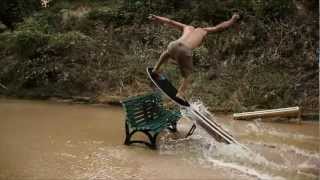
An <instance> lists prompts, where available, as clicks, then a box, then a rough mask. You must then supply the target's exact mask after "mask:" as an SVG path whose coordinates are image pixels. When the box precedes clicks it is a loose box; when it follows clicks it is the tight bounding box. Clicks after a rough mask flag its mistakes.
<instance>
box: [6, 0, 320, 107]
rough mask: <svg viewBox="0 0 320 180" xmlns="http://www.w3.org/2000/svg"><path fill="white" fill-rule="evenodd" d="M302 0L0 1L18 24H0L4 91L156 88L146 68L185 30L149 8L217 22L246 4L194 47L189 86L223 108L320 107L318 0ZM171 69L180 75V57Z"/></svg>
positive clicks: (36, 93) (199, 22)
mask: <svg viewBox="0 0 320 180" xmlns="http://www.w3.org/2000/svg"><path fill="white" fill-rule="evenodd" d="M297 2H300V1H292V0H282V1H278V0H264V1H262V0H243V1H239V0H230V1H219V0H203V1H191V0H183V1H181V0H162V1H160V0H153V1H151V0H128V1H123V2H119V1H115V0H114V1H111V0H110V1H98V0H91V1H90V0H81V1H72V0H68V1H65V0H64V1H62V0H56V1H52V2H51V3H50V6H49V8H42V9H40V8H39V5H38V4H37V3H38V2H35V1H32V0H25V1H1V3H2V4H1V6H0V7H1V9H0V17H1V19H0V20H1V21H2V23H3V24H4V25H6V26H7V27H8V29H12V30H13V31H10V30H3V32H2V33H0V83H1V84H3V85H5V86H6V87H7V88H8V89H4V88H1V87H0V94H3V95H13V96H25V97H43V96H45V97H48V96H49V97H51V96H58V97H73V96H89V97H91V98H92V99H94V100H101V99H105V98H108V97H119V98H121V97H127V96H131V95H135V94H138V93H144V92H148V91H150V90H151V88H150V87H149V85H150V81H149V80H148V79H147V78H146V74H145V68H146V67H147V66H153V65H154V63H155V62H156V61H157V59H158V57H159V55H160V53H161V51H162V50H164V49H165V47H166V46H167V44H168V43H169V42H170V41H171V40H174V39H175V38H177V37H178V36H179V32H177V31H175V30H172V29H170V28H167V27H164V26H160V25H157V24H153V23H150V22H149V21H148V19H147V16H148V14H149V13H153V14H157V15H163V16H167V17H170V18H173V19H176V20H179V21H182V22H185V23H190V24H193V25H195V26H209V25H213V24H217V23H219V22H221V21H224V20H227V19H228V18H230V16H231V15H232V13H233V12H235V11H237V12H240V13H241V14H242V15H243V19H242V21H241V22H240V23H239V26H238V29H239V30H237V28H233V29H230V30H228V31H225V32H222V33H218V34H212V35H209V36H208V37H207V40H206V41H205V43H204V45H203V46H202V47H201V48H199V49H196V50H195V52H194V55H193V56H194V57H193V58H194V64H195V72H194V74H193V81H194V83H193V85H192V88H190V90H189V94H190V95H192V96H194V97H200V98H202V100H203V101H204V102H205V103H206V104H208V105H210V107H212V109H214V110H223V111H242V110H254V109H264V108H278V107H286V106H295V105H299V106H302V107H303V108H304V109H305V110H308V111H317V110H318V108H319V102H318V96H319V86H318V78H319V69H318V62H317V58H316V56H317V55H316V51H317V48H318V46H319V44H318V38H319V37H318V33H317V32H318V30H319V28H318V25H317V23H318V20H319V19H318V18H319V15H318V8H317V7H319V5H318V3H319V2H316V1H314V2H313V1H312V2H308V3H307V4H304V1H301V2H300V3H301V4H297ZM310 3H311V4H310ZM32 5H34V6H32ZM13 7H15V8H16V10H15V11H11V10H10V8H11V9H12V8H13ZM298 7H299V8H298ZM301 7H303V8H302V9H301ZM6 12H12V14H11V15H10V14H8V13H7V14H6ZM13 12H14V13H13ZM8 15H10V16H11V18H9V19H10V23H8V22H6V21H4V20H3V19H4V18H5V17H7V16H8ZM6 19H8V18H6ZM10 24H11V25H10ZM0 32H1V30H0ZM167 74H168V76H169V77H170V78H171V79H175V83H177V82H178V80H179V74H178V72H177V71H176V70H175V67H174V66H173V65H167Z"/></svg>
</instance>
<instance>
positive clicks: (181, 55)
mask: <svg viewBox="0 0 320 180" xmlns="http://www.w3.org/2000/svg"><path fill="white" fill-rule="evenodd" d="M149 19H150V20H153V21H156V22H159V23H163V24H166V25H169V26H171V27H173V28H175V29H178V30H180V31H182V36H181V37H180V38H179V39H177V40H176V41H173V42H171V43H170V44H169V46H168V48H167V50H166V51H164V52H163V53H162V54H161V56H160V58H159V61H158V63H157V64H156V65H155V67H154V68H153V72H154V73H155V74H158V73H159V72H160V66H161V65H162V64H163V63H165V62H167V61H168V59H170V58H172V59H174V60H175V61H176V62H177V64H178V65H179V67H180V70H181V74H182V77H183V78H182V80H181V83H180V87H179V89H178V93H177V95H176V96H177V97H180V98H182V99H184V92H185V90H186V89H187V86H188V84H189V83H190V77H189V75H190V74H191V72H192V69H193V65H192V50H193V49H195V48H197V47H199V46H200V45H201V44H202V42H203V40H204V38H205V37H206V35H207V34H208V33H211V32H219V31H223V30H225V29H227V28H229V27H230V26H232V25H233V24H234V23H235V22H236V21H237V20H238V19H239V15H238V14H234V15H233V16H232V18H230V19H229V20H227V21H224V22H222V23H220V24H218V25H216V26H213V27H205V28H201V27H198V28H195V27H193V26H190V25H185V24H183V23H180V22H177V21H174V20H171V19H168V18H166V17H161V16H155V15H150V16H149Z"/></svg>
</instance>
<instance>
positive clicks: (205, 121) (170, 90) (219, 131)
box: [147, 67, 239, 144]
mask: <svg viewBox="0 0 320 180" xmlns="http://www.w3.org/2000/svg"><path fill="white" fill-rule="evenodd" d="M147 74H148V77H149V78H150V79H151V81H152V82H153V83H154V84H155V85H156V87H157V88H158V89H159V90H160V91H161V92H162V93H163V94H165V95H166V96H167V97H168V98H169V99H171V100H172V101H173V102H175V103H176V104H178V105H179V106H182V107H184V108H188V109H189V110H190V112H191V113H192V114H194V115H195V116H196V117H197V118H196V121H197V122H198V124H199V125H200V126H201V127H203V129H205V130H206V131H207V132H208V133H209V134H210V135H211V136H213V137H214V138H215V139H216V140H217V141H219V142H224V143H226V144H231V143H237V144H239V143H238V142H237V141H236V140H235V139H234V138H233V137H232V136H231V135H230V134H229V133H228V132H227V131H225V130H224V129H223V128H222V127H221V126H219V125H218V124H217V123H216V122H215V121H213V120H210V118H209V117H207V116H205V115H204V114H202V113H201V112H200V111H198V110H197V108H194V107H192V106H191V105H190V104H189V102H188V101H185V100H182V99H180V98H178V97H176V94H177V92H178V91H177V89H176V88H175V87H174V86H173V85H172V83H171V82H170V81H169V80H168V79H167V78H166V77H165V76H164V75H163V74H154V73H152V68H150V67H148V68H147Z"/></svg>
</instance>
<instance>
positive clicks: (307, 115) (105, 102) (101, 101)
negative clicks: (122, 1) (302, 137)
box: [0, 95, 319, 121]
mask: <svg viewBox="0 0 320 180" xmlns="http://www.w3.org/2000/svg"><path fill="white" fill-rule="evenodd" d="M0 98H2V99H22V100H47V101H52V102H62V103H71V104H88V105H95V106H116V107H121V106H122V104H121V101H122V100H123V99H126V98H127V97H125V96H104V98H99V97H89V96H48V95H43V96H39V95H37V96H23V95H9V96H8V95H0ZM169 106H172V104H171V103H169ZM209 109H210V108H209ZM210 111H211V112H213V113H218V114H231V113H233V111H231V110H230V109H218V110H217V109H214V110H212V109H210ZM271 119H272V118H271ZM271 119H270V118H269V119H266V121H270V120H271ZM277 120H278V119H277V118H276V121H277ZM279 120H280V121H281V118H279ZM301 120H302V121H319V112H309V111H308V112H305V111H303V110H302V114H301ZM271 121H272V120H271Z"/></svg>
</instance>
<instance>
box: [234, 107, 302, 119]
mask: <svg viewBox="0 0 320 180" xmlns="http://www.w3.org/2000/svg"><path fill="white" fill-rule="evenodd" d="M275 116H284V117H292V116H297V118H298V119H299V120H300V116H301V109H300V108H299V107H288V108H280V109H270V110H263V111H253V112H244V113H234V114H233V118H234V119H252V118H263V117H275Z"/></svg>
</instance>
